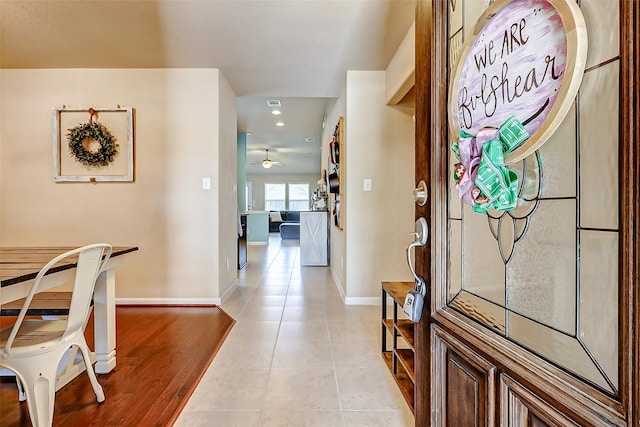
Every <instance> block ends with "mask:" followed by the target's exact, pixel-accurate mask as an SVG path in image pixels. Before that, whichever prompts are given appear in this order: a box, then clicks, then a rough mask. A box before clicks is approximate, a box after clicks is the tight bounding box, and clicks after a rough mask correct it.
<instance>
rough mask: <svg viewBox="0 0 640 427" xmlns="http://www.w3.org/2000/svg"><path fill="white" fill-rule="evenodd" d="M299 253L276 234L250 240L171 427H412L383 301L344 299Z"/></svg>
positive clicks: (324, 274)
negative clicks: (222, 327) (214, 349)
mask: <svg viewBox="0 0 640 427" xmlns="http://www.w3.org/2000/svg"><path fill="white" fill-rule="evenodd" d="M299 253H300V250H299V247H298V242H297V241H293V242H291V241H286V240H285V241H282V240H280V237H279V236H278V235H272V236H271V238H270V242H269V245H268V246H249V254H248V256H249V263H248V265H247V267H246V268H244V269H243V270H242V271H241V272H240V273H239V276H238V281H239V286H238V288H237V289H236V290H235V291H234V293H233V294H232V296H231V297H230V298H229V300H228V301H226V302H225V303H224V304H223V309H224V310H225V311H226V312H227V313H229V314H230V315H231V316H233V317H234V318H235V319H236V320H237V322H236V324H235V325H234V327H233V329H232V330H231V332H230V334H229V336H228V337H227V339H226V341H225V343H224V344H223V346H222V348H221V349H220V351H219V352H218V354H217V355H216V357H215V358H214V360H213V363H212V364H211V366H210V367H209V369H208V370H207V372H206V373H205V375H204V376H203V378H202V380H201V382H200V384H199V385H198V387H197V388H196V390H195V392H194V393H193V395H192V396H191V399H190V400H189V402H188V403H187V405H186V407H185V409H184V411H183V412H182V413H181V415H180V417H179V419H178V421H177V422H176V424H175V425H176V426H178V427H182V426H224V427H230V426H241V427H250V426H313V427H325V426H326V427H339V426H345V427H359V426H384V427H393V426H398V427H407V426H413V425H414V419H413V415H412V413H411V410H410V409H409V407H408V405H407V403H406V402H405V400H404V398H403V397H402V395H401V393H400V391H399V389H398V388H397V386H396V383H395V381H394V380H393V378H392V377H391V374H390V373H389V371H388V369H387V367H386V365H385V363H384V361H383V359H382V356H381V355H380V349H381V342H380V340H381V339H380V307H379V306H346V305H344V303H343V302H342V299H341V297H340V294H339V292H338V290H337V288H336V285H335V283H334V281H333V279H332V277H331V272H330V270H329V268H328V267H300V260H299Z"/></svg>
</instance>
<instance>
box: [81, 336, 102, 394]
mask: <svg viewBox="0 0 640 427" xmlns="http://www.w3.org/2000/svg"><path fill="white" fill-rule="evenodd" d="M79 348H80V352H81V353H82V358H83V359H84V366H85V368H86V371H87V375H88V376H89V381H90V382H91V387H93V392H94V393H95V394H96V398H97V400H98V403H102V402H104V391H103V390H102V386H101V385H100V383H99V382H98V379H97V378H96V373H95V371H94V370H93V365H92V364H91V358H90V357H89V350H88V348H87V346H86V345H84V346H79Z"/></svg>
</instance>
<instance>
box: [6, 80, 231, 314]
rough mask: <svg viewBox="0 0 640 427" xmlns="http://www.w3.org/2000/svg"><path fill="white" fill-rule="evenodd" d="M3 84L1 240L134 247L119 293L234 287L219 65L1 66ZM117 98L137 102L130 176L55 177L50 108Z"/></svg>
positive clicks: (198, 292) (180, 293) (178, 296)
mask: <svg viewBox="0 0 640 427" xmlns="http://www.w3.org/2000/svg"><path fill="white" fill-rule="evenodd" d="M0 87H1V90H2V92H1V98H0V102H1V110H0V202H1V205H0V244H2V245H5V246H7V245H14V246H17V245H82V244H86V243H90V242H96V241H106V242H109V243H112V244H114V245H136V246H139V248H140V250H139V251H138V252H137V253H134V254H132V255H131V256H130V257H129V260H128V262H127V263H126V264H125V265H124V266H123V267H122V268H120V269H119V270H118V272H117V276H118V283H117V289H116V296H117V297H118V298H120V299H121V300H122V299H124V300H136V299H142V300H147V301H164V300H165V299H172V300H173V301H191V299H195V300H194V301H198V302H204V301H215V300H216V299H218V298H220V296H221V294H222V293H223V292H224V291H225V290H227V289H229V286H231V285H232V284H233V282H234V280H235V269H234V266H235V265H236V264H235V263H236V249H235V234H234V233H235V229H236V199H235V195H234V193H233V185H232V184H233V183H234V182H235V169H234V170H231V169H228V168H226V167H225V170H224V171H221V170H219V166H218V165H219V164H225V165H229V164H235V162H236V151H235V146H236V112H235V111H236V107H235V95H234V94H233V91H232V90H231V88H230V87H229V85H228V83H227V82H226V80H225V78H224V76H222V75H221V74H220V73H219V71H218V70H215V69H189V70H186V69H169V70H155V69H145V70H130V69H127V70H121V69H104V70H95V69H92V70H84V69H73V70H69V69H64V70H60V69H58V70H1V71H0ZM117 104H120V105H124V106H131V107H134V108H135V112H134V115H135V130H134V132H135V182H133V183H97V184H90V183H54V182H53V179H52V174H53V172H52V143H51V141H52V124H51V117H52V108H54V107H59V106H62V105H68V106H74V107H89V106H100V107H107V106H115V105H117ZM222 162H224V163H222ZM204 176H210V177H211V178H212V189H211V190H210V191H204V190H202V177H204ZM219 240H220V241H222V243H220V244H219V243H218V242H219ZM227 258H229V260H230V261H229V262H230V265H231V269H230V270H231V271H227V270H226V259H227Z"/></svg>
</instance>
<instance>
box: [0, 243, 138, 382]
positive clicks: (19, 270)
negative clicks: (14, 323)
mask: <svg viewBox="0 0 640 427" xmlns="http://www.w3.org/2000/svg"><path fill="white" fill-rule="evenodd" d="M74 248H75V247H68V246H47V247H44V246H43V247H4V246H2V247H0V305H2V306H7V305H8V304H10V303H11V302H15V301H17V300H19V299H21V298H24V297H25V296H26V295H27V293H28V292H29V289H30V288H31V285H32V284H33V281H34V279H35V277H36V276H37V274H38V272H39V271H40V270H41V269H42V267H44V266H45V265H46V264H47V263H48V262H49V261H51V259H53V258H54V257H56V256H57V255H60V254H61V253H64V252H66V251H69V250H71V249H74ZM137 250H138V247H137V246H114V247H113V253H112V254H111V258H110V259H109V260H108V261H107V264H106V265H105V267H104V269H103V271H102V273H100V275H99V276H98V280H97V281H96V286H95V290H94V296H93V300H94V309H93V310H94V311H93V320H94V321H93V326H94V340H95V342H94V346H95V348H94V351H95V361H96V364H95V371H96V373H100V374H106V373H109V372H110V371H111V370H112V369H113V368H114V367H115V366H116V306H115V288H116V274H115V269H116V268H117V267H119V266H121V265H122V264H124V262H125V259H126V258H127V254H130V253H131V252H135V251H137ZM76 258H77V257H76ZM75 268H76V264H75V262H74V260H73V259H70V260H67V261H65V262H62V263H60V264H58V265H55V266H54V267H53V268H52V269H51V270H49V272H48V273H47V274H46V275H45V276H44V277H43V279H42V281H41V282H40V288H39V290H40V291H46V290H51V289H53V290H55V288H59V287H60V286H62V285H66V284H68V283H69V281H70V280H73V277H74V271H73V270H74V269H75ZM69 290H70V289H69Z"/></svg>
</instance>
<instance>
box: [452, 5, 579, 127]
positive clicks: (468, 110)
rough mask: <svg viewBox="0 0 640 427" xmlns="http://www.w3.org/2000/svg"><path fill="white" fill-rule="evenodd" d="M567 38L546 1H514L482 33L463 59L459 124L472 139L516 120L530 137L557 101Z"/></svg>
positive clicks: (564, 61) (556, 16) (556, 14)
mask: <svg viewBox="0 0 640 427" xmlns="http://www.w3.org/2000/svg"><path fill="white" fill-rule="evenodd" d="M566 56H567V41H566V34H565V31H564V28H563V25H562V20H561V18H560V16H559V15H558V13H557V12H556V10H555V8H554V7H553V6H551V5H550V4H549V3H548V2H547V1H545V0H522V1H514V2H512V3H510V4H508V5H507V6H505V7H504V8H503V9H501V10H500V11H499V12H498V13H497V14H496V15H495V16H494V17H493V18H492V19H491V20H490V21H489V23H488V24H487V25H486V26H485V27H484V29H483V30H482V32H481V33H480V34H479V35H478V37H477V39H476V40H475V42H474V43H473V45H472V46H471V49H470V51H469V53H468V55H467V57H466V58H465V59H464V64H463V69H462V72H461V74H460V85H459V90H458V121H459V125H460V128H461V129H465V130H467V131H469V132H471V133H473V134H475V133H476V132H477V130H478V129H480V128H482V127H485V126H498V125H500V123H502V122H503V121H504V120H505V119H506V118H508V117H509V116H511V115H515V116H516V118H518V119H519V120H520V121H521V122H523V123H524V124H525V128H526V129H527V131H528V132H529V134H531V135H533V134H534V133H535V131H536V130H537V129H538V128H539V127H540V126H541V125H542V123H543V122H544V120H545V118H546V117H547V115H548V114H549V110H550V109H551V107H552V106H553V104H554V102H555V101H556V97H557V95H558V90H559V88H560V85H561V83H562V78H563V76H564V72H565V63H566Z"/></svg>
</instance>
